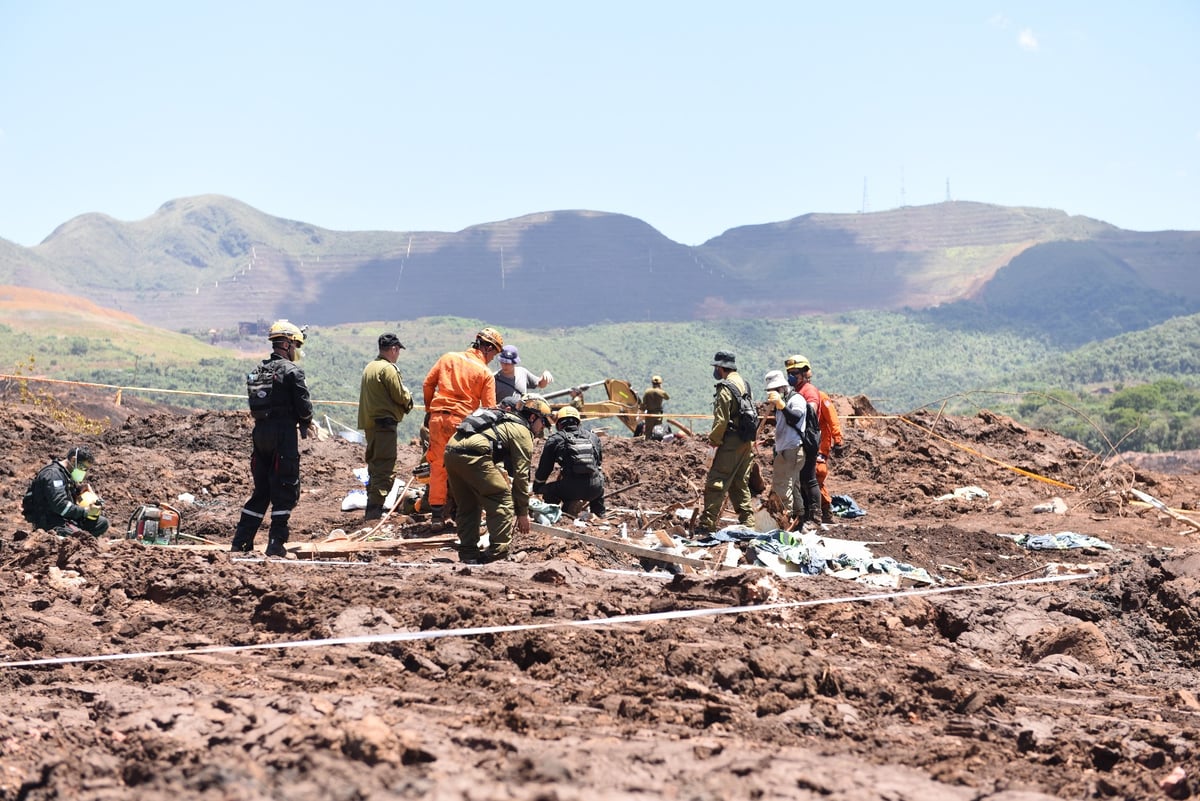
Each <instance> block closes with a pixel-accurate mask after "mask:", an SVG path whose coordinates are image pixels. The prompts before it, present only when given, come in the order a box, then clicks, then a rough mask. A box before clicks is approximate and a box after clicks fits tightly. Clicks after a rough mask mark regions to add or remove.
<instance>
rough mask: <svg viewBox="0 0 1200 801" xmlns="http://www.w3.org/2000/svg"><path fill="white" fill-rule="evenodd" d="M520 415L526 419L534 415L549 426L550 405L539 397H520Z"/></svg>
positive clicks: (531, 395) (531, 394) (530, 395)
mask: <svg viewBox="0 0 1200 801" xmlns="http://www.w3.org/2000/svg"><path fill="white" fill-rule="evenodd" d="M521 414H522V415H524V416H525V417H526V418H532V417H533V416H534V415H537V416H538V417H540V418H542V422H543V423H545V424H546V425H550V414H551V412H550V404H549V403H547V402H546V399H545V398H543V397H542V396H541V395H535V394H533V393H530V394H528V395H522V396H521Z"/></svg>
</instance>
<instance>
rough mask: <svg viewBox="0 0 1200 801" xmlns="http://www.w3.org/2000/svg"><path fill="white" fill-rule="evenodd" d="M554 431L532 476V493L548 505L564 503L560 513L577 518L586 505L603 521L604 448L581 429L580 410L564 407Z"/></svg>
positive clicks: (560, 411)
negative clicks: (556, 471)
mask: <svg viewBox="0 0 1200 801" xmlns="http://www.w3.org/2000/svg"><path fill="white" fill-rule="evenodd" d="M555 421H556V422H555V425H556V426H557V429H558V430H557V431H555V432H554V433H553V434H551V435H550V436H549V438H547V440H546V445H545V446H544V447H543V448H542V457H541V459H539V460H538V466H537V472H535V473H534V474H533V491H534V492H537V493H540V494H541V496H542V497H543V498H545V499H546V502H547V503H564V504H565V506H564V508H563V511H565V512H567V513H568V514H578V512H579V507H580V506H581V503H583V502H586V503H587V504H588V508H589V509H590V510H591V512H592V514H593V515H595V516H596V517H604V473H603V472H602V471H601V469H600V464H601V462H602V461H603V458H604V454H603V448H602V447H601V445H600V438H599V437H597V436H596V434H595V432H593V431H589V430H588V429H586V428H583V427H582V425H581V422H582V421H581V420H580V417H579V410H578V409H576V408H575V407H574V406H564V407H562V408H561V409H559V410H558V414H557V415H556V417H555ZM556 464H557V465H559V466H560V467H561V470H560V472H559V474H558V480H557V481H551V482H550V483H546V482H547V480H548V479H549V478H550V474H551V473H552V472H554V465H556Z"/></svg>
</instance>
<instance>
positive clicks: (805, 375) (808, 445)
mask: <svg viewBox="0 0 1200 801" xmlns="http://www.w3.org/2000/svg"><path fill="white" fill-rule="evenodd" d="M783 367H784V369H785V370H787V382H788V386H790V387H793V388H794V389H795V390H796V394H797V395H801V396H803V397H804V401H805V403H806V404H807V405H808V420H807V423H806V425H805V429H806V432H807V436H805V437H804V442H803V447H802V449H803V451H804V467H803V468H801V470H800V485H801V486H800V489H801V495H802V499H803V501H804V514H803V516H802V517H799V518H796V520H795V522H794V523H793V524H792V529H793V530H795V529H797V528H800V527H801V526H803V524H805V523H808V524H811V525H810V526H809V528H815V527H818V523H819V521H820V520H821V485H820V483H819V482H818V481H817V456H818V454H819V453H820V444H821V428H820V418H819V414H820V409H821V392H820V390H818V389H817V388H816V386H815V385H814V384H813V382H812V366H811V365H810V364H809V363H808V359H807V358H806V357H804V356H801V355H800V354H796V355H794V356H788V357H787V358H786V359H784V361H783Z"/></svg>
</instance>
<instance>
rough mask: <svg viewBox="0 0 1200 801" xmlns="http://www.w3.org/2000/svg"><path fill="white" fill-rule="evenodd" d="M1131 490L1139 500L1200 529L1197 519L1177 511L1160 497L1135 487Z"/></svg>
mask: <svg viewBox="0 0 1200 801" xmlns="http://www.w3.org/2000/svg"><path fill="white" fill-rule="evenodd" d="M1129 492H1130V493H1131V494H1132V495H1133V496H1134V497H1136V498H1138V499H1139V500H1141V501H1143V502H1145V503H1148V504H1150V505H1151V506H1153V507H1154V508H1155V509H1157V510H1159V511H1160V512H1162V513H1163V514H1165V515H1168V516H1170V517H1173V518H1175V519H1176V520H1178V521H1179V522H1180V523H1186V524H1187V525H1189V526H1191V527H1192V528H1193V529H1195V530H1196V531H1200V523H1197V522H1196V521H1195V520H1192V519H1191V518H1190V517H1188V516H1187V515H1182V514H1180V513H1179V512H1176V511H1175V510H1174V509H1172V508H1171V507H1169V506H1167V505H1166V504H1165V503H1163V502H1162V501H1160V500H1159V499H1158V498H1155V497H1154V496H1153V495H1149V494H1147V493H1145V492H1142V491H1141V490H1139V489H1134V488H1133V487H1130V488H1129Z"/></svg>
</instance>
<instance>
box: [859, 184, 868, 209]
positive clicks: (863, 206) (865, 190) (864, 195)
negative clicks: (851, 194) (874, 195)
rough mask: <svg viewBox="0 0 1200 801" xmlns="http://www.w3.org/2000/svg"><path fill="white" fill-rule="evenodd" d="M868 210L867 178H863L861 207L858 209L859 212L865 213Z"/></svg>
mask: <svg viewBox="0 0 1200 801" xmlns="http://www.w3.org/2000/svg"><path fill="white" fill-rule="evenodd" d="M869 210H870V207H869V206H868V205H867V179H866V178H863V202H862V208H861V209H859V213H860V214H866V213H867V212H868V211H869Z"/></svg>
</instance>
